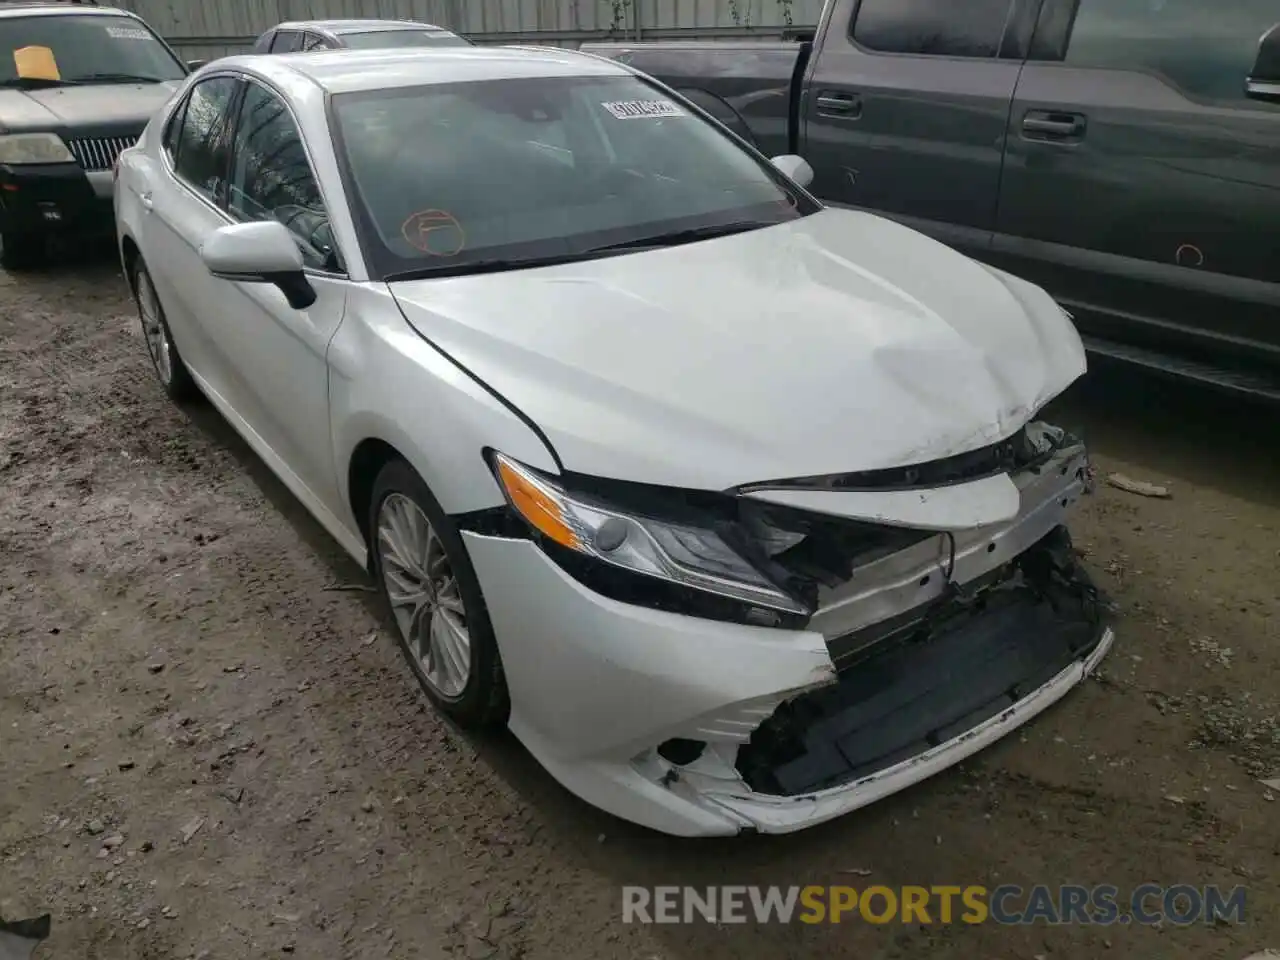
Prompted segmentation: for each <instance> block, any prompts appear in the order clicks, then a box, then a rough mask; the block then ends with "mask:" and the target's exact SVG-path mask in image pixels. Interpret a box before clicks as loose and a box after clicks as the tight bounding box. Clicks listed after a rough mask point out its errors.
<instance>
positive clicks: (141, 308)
mask: <svg viewBox="0 0 1280 960" xmlns="http://www.w3.org/2000/svg"><path fill="white" fill-rule="evenodd" d="M129 279H130V281H131V283H132V284H133V299H134V302H135V303H136V304H137V306H138V322H139V323H140V324H141V325H142V338H143V340H144V341H145V342H146V345H147V354H148V355H149V356H150V357H151V368H152V369H153V370H154V371H155V373H156V379H158V380H159V381H160V385H161V386H162V387H164V392H165V393H167V394H168V395H169V399H170V400H172V401H173V402H174V403H179V404H182V403H188V402H190V401H192V400H195V399H196V398H198V397H199V396H200V389H199V388H198V387H197V386H196V382H195V380H193V379H192V377H191V371H190V370H188V369H187V365H186V364H185V363H184V362H183V360H182V355H181V354H179V353H178V346H177V344H175V343H174V342H173V334H171V333H170V332H169V321H168V320H167V319H165V315H164V307H162V306H161V305H160V297H159V295H157V293H156V288H155V285H154V284H153V283H152V282H151V274H149V273H148V272H147V265H146V264H145V263H143V262H142V258H141V257H139V258H138V260H137V262H136V263H135V264H134V265H133V276H132V277H130V278H129Z"/></svg>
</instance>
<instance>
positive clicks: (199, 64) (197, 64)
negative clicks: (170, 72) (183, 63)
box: [187, 60, 209, 72]
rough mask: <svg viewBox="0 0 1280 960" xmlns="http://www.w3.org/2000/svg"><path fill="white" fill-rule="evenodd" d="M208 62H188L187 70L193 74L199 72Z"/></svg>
mask: <svg viewBox="0 0 1280 960" xmlns="http://www.w3.org/2000/svg"><path fill="white" fill-rule="evenodd" d="M208 62H209V61H208V60H188V61H187V69H188V70H191V71H193V72H194V71H196V70H199V69H200V68H201V67H203V66H204V65H205V64H206V63H208Z"/></svg>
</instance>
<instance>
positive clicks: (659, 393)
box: [392, 210, 1085, 489]
mask: <svg viewBox="0 0 1280 960" xmlns="http://www.w3.org/2000/svg"><path fill="white" fill-rule="evenodd" d="M392 290H393V292H394V294H395V296H396V297H397V299H398V300H399V302H400V304H401V307H402V309H403V311H404V313H405V316H406V318H407V319H408V321H409V322H410V323H411V324H412V325H413V326H414V327H415V328H416V329H417V330H418V331H419V332H420V333H421V334H422V335H423V336H424V337H426V338H427V339H428V340H430V341H431V342H432V343H433V344H435V345H436V346H437V347H438V348H439V349H441V350H444V351H445V352H446V353H447V354H449V356H451V357H452V358H453V359H454V360H455V361H456V362H458V363H459V364H461V365H462V366H463V367H465V368H466V369H467V370H469V371H471V372H472V373H473V374H474V375H475V376H477V377H479V378H480V379H481V380H483V381H484V382H485V383H487V384H488V385H489V386H490V387H491V388H492V389H494V390H495V391H497V392H498V393H499V394H501V395H502V396H503V397H504V398H506V400H507V401H508V402H510V403H512V404H513V405H514V406H516V407H517V408H519V409H520V410H521V411H522V412H523V413H524V414H525V415H526V416H528V417H529V418H530V419H531V420H533V421H534V422H535V423H536V424H537V425H538V427H539V428H540V429H541V430H542V431H543V432H544V433H545V434H546V436H547V438H548V439H549V441H550V442H551V444H552V446H553V447H554V448H555V451H556V454H557V455H558V456H559V457H560V460H561V462H562V463H563V464H564V466H565V468H566V469H568V470H572V471H575V472H579V473H585V474H592V475H595V476H601V477H613V478H617V479H624V480H631V481H636V482H645V483H655V484H662V485H667V486H678V487H688V488H694V489H728V488H730V487H734V486H739V485H742V484H746V483H758V482H763V481H769V480H777V479H783V478H790V477H802V476H816V475H823V474H835V473H845V472H850V471H862V470H873V469H879V468H884V467H894V466H903V465H907V464H912V463H920V462H924V461H928V460H934V459H938V458H941V457H946V456H950V455H953V454H957V453H962V452H965V451H968V450H973V449H977V448H979V447H982V446H985V445H987V444H990V443H993V442H995V441H996V440H999V439H1002V438H1003V437H1005V436H1007V435H1009V434H1010V433H1012V432H1014V431H1015V430H1017V429H1018V427H1020V426H1021V425H1022V424H1023V423H1025V422H1026V421H1027V420H1028V419H1030V417H1031V416H1032V414H1033V413H1035V411H1036V410H1037V409H1038V408H1039V407H1040V406H1041V405H1043V404H1044V403H1045V402H1047V401H1048V400H1050V399H1051V398H1053V397H1054V396H1055V395H1056V394H1058V393H1059V392H1061V391H1062V390H1063V389H1064V388H1066V387H1067V386H1068V385H1069V384H1070V383H1071V382H1072V381H1074V380H1075V379H1077V378H1078V377H1079V376H1080V375H1081V374H1082V373H1083V372H1084V369H1085V359H1084V351H1083V349H1082V347H1081V345H1080V338H1079V336H1078V334H1077V333H1076V331H1075V328H1074V327H1073V326H1072V324H1071V323H1070V321H1069V320H1068V319H1067V318H1066V317H1065V315H1064V314H1063V313H1062V312H1061V310H1059V308H1058V307H1057V305H1056V304H1055V303H1054V302H1053V301H1052V300H1051V299H1050V298H1049V296H1048V295H1047V294H1045V293H1044V292H1043V291H1042V290H1040V289H1039V288H1038V287H1034V286H1032V285H1030V284H1027V283H1025V282H1023V281H1020V280H1017V279H1015V278H1013V277H1010V276H1008V275H1006V274H1002V273H1000V272H998V271H995V270H992V269H990V268H987V267H985V266H982V265H980V264H979V263H977V262H976V261H974V260H971V259H969V258H968V257H965V256H962V255H961V254H959V253H956V252H955V251H953V250H951V249H949V248H947V247H945V246H943V245H942V244H940V243H937V242H936V241H933V240H931V239H929V238H927V237H925V236H923V235H922V234H919V233H916V232H914V231H911V230H908V229H907V228H905V227H902V226H900V225H898V224H895V223H892V222H890V221H888V220H885V219H882V218H880V217H876V216H873V215H870V214H865V213H857V212H852V211H843V210H824V211H822V212H821V213H818V214H815V215H813V216H810V217H806V218H803V219H801V220H797V221H794V222H792V223H788V224H782V225H778V226H773V227H768V228H764V229H760V230H755V231H751V232H748V233H742V234H736V235H732V236H728V237H723V238H720V239H716V240H708V241H702V242H698V243H692V244H686V245H682V246H676V247H668V248H663V249H658V250H651V251H644V252H636V253H629V254H623V255H620V256H611V257H605V258H603V259H599V260H591V261H584V262H581V263H572V264H566V265H561V266H552V267H543V268H537V269H529V270H514V271H509V272H504V273H489V274H481V275H476V276H471V277H456V278H447V279H438V280H416V281H406V282H401V283H396V284H393V285H392ZM423 414H424V416H429V415H430V411H423Z"/></svg>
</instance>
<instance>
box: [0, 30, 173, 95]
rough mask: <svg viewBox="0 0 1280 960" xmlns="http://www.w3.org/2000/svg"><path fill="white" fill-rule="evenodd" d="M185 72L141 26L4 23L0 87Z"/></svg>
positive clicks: (145, 78)
mask: <svg viewBox="0 0 1280 960" xmlns="http://www.w3.org/2000/svg"><path fill="white" fill-rule="evenodd" d="M184 76H186V68H185V67H184V66H183V65H182V63H181V62H180V61H179V60H177V59H176V58H175V57H174V56H173V54H172V53H170V52H169V50H168V49H167V48H166V47H165V45H164V44H163V43H161V42H160V40H159V39H158V38H157V37H156V35H155V34H154V33H152V32H151V31H150V30H149V29H148V28H147V27H146V26H145V25H144V24H143V23H142V22H141V21H140V20H135V19H133V18H132V17H113V16H103V15H101V14H96V15H95V14H86V15H80V14H50V15H45V16H35V17H4V18H0V85H5V86H22V85H30V84H51V85H52V84H59V83H119V82H127V81H131V80H132V81H140V82H145V81H161V80H179V79H181V78H182V77H184Z"/></svg>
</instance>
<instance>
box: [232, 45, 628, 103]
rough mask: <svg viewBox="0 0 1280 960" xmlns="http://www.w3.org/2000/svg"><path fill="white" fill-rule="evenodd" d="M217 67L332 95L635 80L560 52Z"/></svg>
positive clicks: (596, 60)
mask: <svg viewBox="0 0 1280 960" xmlns="http://www.w3.org/2000/svg"><path fill="white" fill-rule="evenodd" d="M215 63H216V65H217V67H218V68H220V69H227V70H240V71H244V72H246V73H255V74H258V75H259V76H261V77H263V78H264V79H266V80H269V81H270V80H276V81H278V82H280V83H287V82H288V80H289V79H291V78H294V77H297V76H299V75H300V76H302V77H305V78H306V79H308V80H310V81H312V82H313V83H315V84H316V85H317V86H319V87H321V88H323V89H324V90H326V91H327V92H329V93H353V92H357V91H361V90H386V89H393V88H396V87H412V86H420V85H423V84H432V83H453V82H459V81H469V80H524V79H532V78H536V77H589V76H611V77H625V76H631V75H632V71H631V70H630V69H629V68H628V67H626V66H624V65H622V64H620V63H616V62H614V61H612V60H605V59H604V58H602V57H593V56H590V55H588V54H583V53H578V52H577V51H575V50H563V49H560V48H555V47H547V48H541V47H540V48H533V47H447V48H440V49H430V48H413V49H405V50H328V51H323V52H313V53H291V54H289V55H288V56H287V57H262V56H252V55H238V56H232V57H225V58H223V59H220V60H217V61H215Z"/></svg>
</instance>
